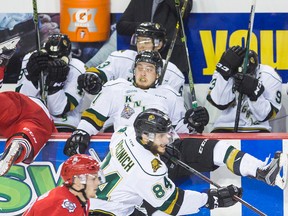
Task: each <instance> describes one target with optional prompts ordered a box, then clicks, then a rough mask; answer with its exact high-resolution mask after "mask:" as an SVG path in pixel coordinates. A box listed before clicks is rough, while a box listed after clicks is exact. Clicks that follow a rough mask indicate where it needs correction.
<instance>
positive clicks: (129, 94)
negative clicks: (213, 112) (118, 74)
mask: <svg viewBox="0 0 288 216" xmlns="http://www.w3.org/2000/svg"><path fill="white" fill-rule="evenodd" d="M147 108H157V109H159V110H162V111H163V112H165V113H167V114H168V116H169V117H170V119H171V121H172V124H173V125H175V126H177V127H176V131H177V132H179V133H188V132H189V131H188V129H187V126H186V125H184V124H183V119H182V118H183V117H184V115H185V112H186V110H185V107H184V100H183V97H182V96H181V95H180V94H178V93H177V92H176V91H175V90H174V89H173V88H171V87H170V86H169V85H160V86H158V87H157V88H150V89H147V90H143V89H140V88H137V87H135V86H134V85H133V83H131V82H129V81H127V80H125V79H122V78H120V79H117V80H112V81H109V82H107V83H106V84H105V85H104V86H103V88H102V91H101V92H100V93H99V94H98V95H96V97H95V99H94V100H93V101H92V103H91V105H90V107H89V108H88V109H86V110H85V111H84V112H83V113H82V117H81V121H80V123H79V125H78V127H77V128H78V129H82V130H84V131H86V132H87V133H89V134H90V135H95V134H97V133H98V132H99V131H100V130H101V128H102V127H103V125H104V122H105V121H106V120H107V119H108V118H109V121H110V122H113V125H114V129H115V130H116V129H117V128H118V127H122V126H127V125H128V126H131V125H133V122H134V120H135V118H136V116H137V115H138V114H139V113H140V112H142V111H143V110H145V109H147Z"/></svg>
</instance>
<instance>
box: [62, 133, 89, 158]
mask: <svg viewBox="0 0 288 216" xmlns="http://www.w3.org/2000/svg"><path fill="white" fill-rule="evenodd" d="M89 143H90V135H89V134H88V133H87V132H86V131H84V130H80V129H78V130H75V131H74V132H73V133H72V135H71V137H70V138H68V139H67V141H66V144H65V146H64V151H63V152H64V154H65V155H67V156H69V157H70V156H72V155H74V154H84V153H85V151H86V149H87V147H88V145H89Z"/></svg>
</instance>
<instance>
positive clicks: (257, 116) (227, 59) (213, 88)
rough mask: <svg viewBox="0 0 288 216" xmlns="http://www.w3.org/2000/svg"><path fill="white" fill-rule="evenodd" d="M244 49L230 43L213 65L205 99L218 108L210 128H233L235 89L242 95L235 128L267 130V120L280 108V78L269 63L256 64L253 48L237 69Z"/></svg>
mask: <svg viewBox="0 0 288 216" xmlns="http://www.w3.org/2000/svg"><path fill="white" fill-rule="evenodd" d="M245 51H246V50H245V49H244V48H242V47H240V46H233V47H231V48H229V49H228V50H227V51H226V52H224V53H223V55H222V57H221V59H220V61H219V63H218V64H217V65H216V71H215V72H214V74H213V77H212V81H211V82H210V88H209V90H210V91H209V93H208V95H207V100H208V101H209V102H210V103H211V104H212V105H213V106H215V107H217V108H218V109H220V110H222V112H221V115H220V116H219V117H218V119H216V121H215V124H214V127H213V129H212V132H218V133H219V132H233V130H234V124H235V117H236V110H237V103H238V101H237V100H238V93H242V94H243V95H244V96H243V99H242V103H241V109H240V119H239V128H238V132H270V131H271V126H270V125H269V120H270V119H273V118H274V117H275V116H276V114H277V113H278V111H279V110H280V108H281V104H282V103H281V97H282V95H281V90H282V79H281V77H280V76H279V75H278V73H277V72H276V71H275V70H274V69H273V68H272V67H270V66H268V65H263V64H259V60H258V55H257V53H256V52H254V51H253V50H250V51H249V55H248V65H247V72H246V73H245V74H243V73H241V72H238V68H239V67H241V65H242V64H243V59H244V55H245Z"/></svg>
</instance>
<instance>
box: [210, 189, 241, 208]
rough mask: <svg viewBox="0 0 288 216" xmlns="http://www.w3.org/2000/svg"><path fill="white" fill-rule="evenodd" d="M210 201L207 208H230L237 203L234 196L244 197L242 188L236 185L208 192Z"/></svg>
mask: <svg viewBox="0 0 288 216" xmlns="http://www.w3.org/2000/svg"><path fill="white" fill-rule="evenodd" d="M207 195H208V201H207V203H206V205H205V207H207V208H209V209H214V208H218V207H229V206H232V205H234V204H235V203H237V201H236V200H234V199H233V196H234V195H236V196H238V197H240V198H241V197H242V188H241V187H240V188H239V187H236V186H235V185H229V186H227V187H221V188H217V189H209V190H208V192H207Z"/></svg>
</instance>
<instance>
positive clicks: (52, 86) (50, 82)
mask: <svg viewBox="0 0 288 216" xmlns="http://www.w3.org/2000/svg"><path fill="white" fill-rule="evenodd" d="M69 70H70V68H69V65H68V64H67V63H66V62H65V61H64V60H62V59H54V60H52V61H49V63H48V68H47V72H48V74H47V79H46V85H47V86H48V94H49V95H51V94H54V93H56V92H57V91H59V90H60V89H62V88H63V87H64V82H65V81H66V78H67V75H68V73H69Z"/></svg>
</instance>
